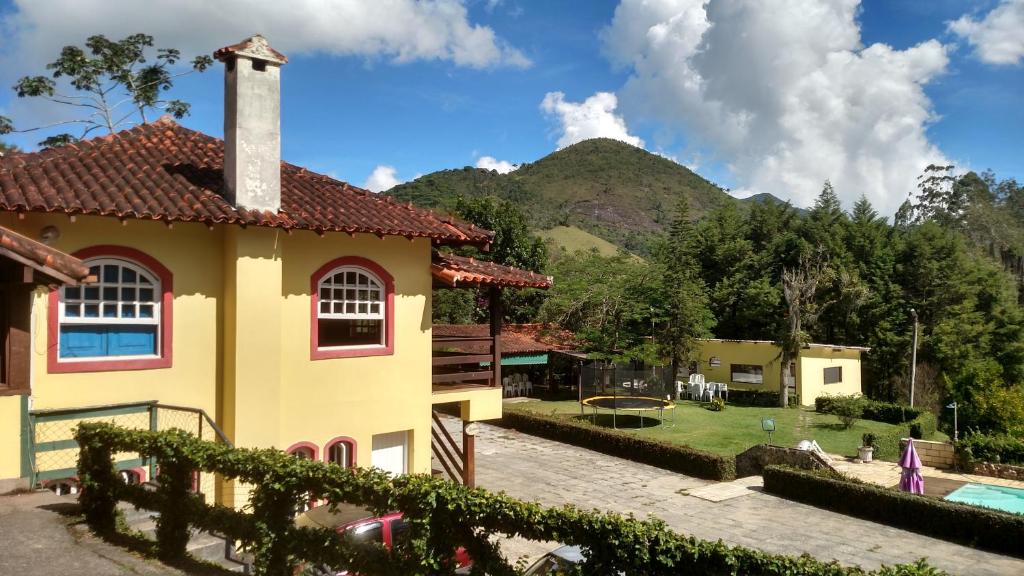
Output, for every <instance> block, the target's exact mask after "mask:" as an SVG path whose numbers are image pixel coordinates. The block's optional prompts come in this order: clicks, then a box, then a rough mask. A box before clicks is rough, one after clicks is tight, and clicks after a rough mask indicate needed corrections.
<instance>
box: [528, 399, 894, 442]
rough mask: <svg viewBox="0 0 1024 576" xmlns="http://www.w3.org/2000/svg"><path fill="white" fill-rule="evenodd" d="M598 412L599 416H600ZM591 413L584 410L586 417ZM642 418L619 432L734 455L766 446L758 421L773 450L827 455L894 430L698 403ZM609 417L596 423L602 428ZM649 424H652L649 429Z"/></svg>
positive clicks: (565, 409)
mask: <svg viewBox="0 0 1024 576" xmlns="http://www.w3.org/2000/svg"><path fill="white" fill-rule="evenodd" d="M516 407H517V408H522V409H525V410H530V411H532V412H539V413H543V414H552V413H558V414H577V415H578V414H580V404H579V402H576V401H573V400H564V401H540V402H524V403H522V404H516ZM605 412H606V411H604V410H602V411H600V413H602V414H603V413H605ZM591 413H592V410H591V409H590V408H587V417H588V418H589V415H590V414H591ZM650 414H651V415H652V416H654V418H647V417H645V418H644V421H645V425H646V426H647V427H645V428H643V429H641V428H639V419H637V418H631V417H629V416H625V417H624V416H622V412H619V417H618V418H617V420H618V424H619V429H620V430H625V431H628V432H629V433H634V434H637V435H639V436H645V437H649V438H654V439H657V440H664V441H667V442H673V443H678V444H685V445H687V446H692V447H693V448H699V449H701V450H707V451H710V452H716V453H718V454H722V455H726V456H734V455H736V454H739V453H740V452H743V451H744V450H746V449H747V448H750V447H751V446H754V445H756V444H762V443H765V442H767V441H768V434H767V433H766V432H763V431H762V430H761V418H762V417H766V418H774V419H775V432H774V434H773V436H772V443H773V444H776V445H779V446H790V447H795V446H796V445H797V443H798V442H800V441H801V440H817V442H818V444H819V445H820V446H821V447H822V448H823V449H824V450H825V451H826V452H828V453H830V454H842V455H846V456H855V455H856V454H857V447H858V446H860V444H861V435H863V434H864V433H865V432H874V433H875V434H881V433H885V432H889V431H892V430H894V429H896V426H895V425H893V424H885V423H883V422H873V421H871V420H857V421H856V423H854V425H853V427H852V428H850V429H847V430H844V429H843V427H842V424H841V423H840V422H839V418H838V417H836V416H833V415H831V414H819V413H817V412H815V411H814V409H813V408H750V407H745V406H733V405H729V406H728V407H727V408H726V409H725V411H723V412H712V411H710V410H708V409H706V408H705V407H704V405H703V404H700V403H699V402H694V401H690V400H686V401H680V402H679V403H677V404H676V408H675V410H674V411H666V412H665V420H664V422H661V423H660V424H659V423H658V420H657V418H656V416H657V413H653V412H652V413H650ZM605 420H607V421H608V423H609V425H610V416H608V417H605V418H602V420H601V421H600V422H601V423H602V424H603V423H604V422H605ZM652 424H654V425H653V426H652Z"/></svg>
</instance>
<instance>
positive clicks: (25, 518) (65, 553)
mask: <svg viewBox="0 0 1024 576" xmlns="http://www.w3.org/2000/svg"><path fill="white" fill-rule="evenodd" d="M74 509H77V504H76V503H75V502H74V500H69V499H68V498H61V497H58V496H54V495H53V493H51V492H45V491H44V492H33V493H29V494H17V495H10V496H0V542H2V546H3V552H2V553H0V574H3V575H8V574H10V575H15V574H18V575H21V574H24V575H29V574H31V575H33V576H35V575H49V574H53V575H68V574H74V575H76V576H115V575H119V574H124V575H129V574H131V575H136V576H138V575H144V576H184V574H185V573H184V572H181V571H180V570H176V569H174V568H170V567H168V566H165V565H163V564H160V563H159V562H156V561H155V560H148V559H145V558H141V557H139V556H136V555H135V554H133V553H131V552H129V551H128V550H125V549H123V548H120V547H117V546H113V545H110V544H107V543H105V542H103V541H101V540H99V539H98V538H96V537H95V536H93V535H92V534H90V533H89V531H88V530H86V529H85V527H84V526H82V525H78V524H76V523H75V522H74V521H73V520H69V518H68V517H67V516H65V515H64V514H63V513H64V512H67V511H71V510H74Z"/></svg>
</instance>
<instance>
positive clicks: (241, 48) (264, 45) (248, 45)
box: [213, 34, 288, 64]
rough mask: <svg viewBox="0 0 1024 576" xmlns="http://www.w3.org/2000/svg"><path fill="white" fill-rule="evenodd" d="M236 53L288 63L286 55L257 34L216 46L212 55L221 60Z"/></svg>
mask: <svg viewBox="0 0 1024 576" xmlns="http://www.w3.org/2000/svg"><path fill="white" fill-rule="evenodd" d="M236 54H238V55H241V56H249V57H252V58H257V59H260V60H267V61H269V62H277V63H279V64H287V63H288V57H287V56H285V55H284V54H281V53H280V52H278V51H277V50H274V49H273V48H271V47H270V43H268V42H267V39H266V38H264V37H263V36H260V35H259V34H256V35H253V36H250V37H248V38H246V39H245V40H242V41H241V42H239V43H238V44H232V45H230V46H225V47H223V48H218V49H217V51H216V52H214V53H213V57H214V58H216V59H217V60H221V61H223V60H225V59H226V58H228V57H229V56H234V55H236Z"/></svg>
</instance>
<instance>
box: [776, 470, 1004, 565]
mask: <svg viewBox="0 0 1024 576" xmlns="http://www.w3.org/2000/svg"><path fill="white" fill-rule="evenodd" d="M764 489H765V491H767V492H770V493H772V494H777V495H779V496H782V497H785V498H788V499H790V500H796V501H799V502H803V503H805V504H811V505H812V506H817V507H819V508H826V509H828V510H832V511H835V512H839V513H842V514H849V515H850V516H856V517H858V518H863V519H865V520H871V521H873V522H879V523H882V524H887V525H889V526H895V527H897V528H903V529H905V530H910V531H912V532H917V533H920V534H925V535H927V536H933V537H935V538H941V539H943V540H949V541H952V542H960V543H963V544H969V545H971V546H976V547H978V548H985V549H988V550H992V551H994V552H999V553H1001V554H1010V555H1013V556H1017V557H1020V558H1024V547H1022V546H1021V542H1024V515H1018V514H1009V513H1005V512H998V511H995V510H988V509H985V508H978V507H975V506H967V505H965V504H955V503H952V502H946V501H944V500H939V499H936V498H931V497H928V496H918V495H914V494H906V493H904V492H899V491H896V490H892V489H889V488H883V487H881V486H876V485H874V484H866V483H861V482H853V481H850V480H840V479H836V478H828V477H824V476H822V475H818V474H814V473H812V472H805V471H802V470H795V469H792V468H781V467H778V466H769V467H768V468H765V471H764Z"/></svg>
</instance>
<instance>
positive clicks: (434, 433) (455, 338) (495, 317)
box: [431, 253, 551, 486]
mask: <svg viewBox="0 0 1024 576" xmlns="http://www.w3.org/2000/svg"><path fill="white" fill-rule="evenodd" d="M431 273H432V275H433V278H434V288H435V289H447V290H459V289H462V290H465V289H470V290H479V291H480V293H481V295H483V296H484V297H485V298H486V301H487V307H488V311H489V314H488V316H489V320H490V321H489V323H488V324H487V325H486V329H485V330H482V331H472V332H464V331H451V330H442V331H438V332H437V333H435V334H433V353H432V359H431V364H432V370H431V387H432V394H433V396H432V402H431V404H432V405H433V406H435V407H440V405H443V404H444V405H448V406H447V408H449V410H447V411H449V412H452V411H457V412H458V416H459V418H460V419H461V420H462V434H461V435H462V438H461V442H457V441H456V440H455V438H453V437H452V435H451V434H450V433H449V432H448V431H447V430H445V429H444V427H443V426H441V425H440V421H439V420H438V417H437V412H436V411H435V412H434V419H433V428H432V430H431V439H432V442H431V451H432V453H433V456H434V459H435V461H437V462H438V463H439V465H440V468H441V470H439V472H441V473H443V474H445V475H447V476H448V477H449V478H450V479H451V480H453V481H456V482H460V483H462V484H465V485H467V486H474V485H475V483H476V480H475V473H474V469H475V464H474V451H475V449H474V438H473V434H474V430H473V426H472V425H471V423H472V422H476V421H479V420H490V419H495V418H500V417H501V402H502V396H503V394H502V387H501V380H502V351H503V346H502V318H503V316H504V310H503V307H502V290H503V289H505V288H538V289H547V288H549V287H551V277H550V276H544V275H542V274H537V273H535V272H530V271H527V270H520V269H518V268H513V267H510V266H502V265H500V264H495V263H493V262H488V261H484V260H477V259H475V258H470V257H465V256H457V255H454V254H440V253H435V254H434V258H433V262H432V263H431ZM456 406H457V409H455V410H452V409H451V408H454V407H456Z"/></svg>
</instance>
